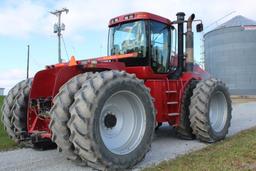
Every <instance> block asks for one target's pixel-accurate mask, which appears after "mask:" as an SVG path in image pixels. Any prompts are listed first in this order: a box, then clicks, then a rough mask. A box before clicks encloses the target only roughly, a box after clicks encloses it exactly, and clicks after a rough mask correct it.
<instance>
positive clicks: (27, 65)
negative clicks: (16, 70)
mask: <svg viewBox="0 0 256 171" xmlns="http://www.w3.org/2000/svg"><path fill="white" fill-rule="evenodd" d="M29 52H30V46H29V45H28V52H27V79H28V77H29Z"/></svg>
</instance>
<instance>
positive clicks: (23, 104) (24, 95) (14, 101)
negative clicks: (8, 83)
mask: <svg viewBox="0 0 256 171" xmlns="http://www.w3.org/2000/svg"><path fill="white" fill-rule="evenodd" d="M31 82H32V79H27V80H24V81H21V82H19V83H18V84H16V85H15V86H14V87H13V88H12V89H11V90H10V91H9V93H8V95H7V96H6V97H5V99H4V103H3V107H2V114H3V115H2V122H3V124H4V127H5V129H6V131H7V134H8V135H9V136H10V137H11V138H12V139H13V140H14V141H15V142H16V143H20V142H21V141H22V140H24V138H25V136H26V135H27V125H26V124H27V123H26V120H27V105H28V96H29V92H30V88H31Z"/></svg>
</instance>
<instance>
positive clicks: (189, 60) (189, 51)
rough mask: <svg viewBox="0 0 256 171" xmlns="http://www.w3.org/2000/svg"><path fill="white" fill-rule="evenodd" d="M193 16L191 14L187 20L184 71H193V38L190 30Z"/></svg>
mask: <svg viewBox="0 0 256 171" xmlns="http://www.w3.org/2000/svg"><path fill="white" fill-rule="evenodd" d="M194 18H195V14H192V15H191V16H190V17H189V18H188V21H187V33H186V55H187V56H186V71H187V72H193V68H194V42H193V41H194V38H193V32H192V22H193V20H194Z"/></svg>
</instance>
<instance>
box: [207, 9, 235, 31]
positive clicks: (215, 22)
mask: <svg viewBox="0 0 256 171" xmlns="http://www.w3.org/2000/svg"><path fill="white" fill-rule="evenodd" d="M235 12H236V11H232V12H230V13H228V14H226V15H224V16H223V17H221V18H219V19H217V20H215V21H214V22H212V23H211V24H209V25H208V26H206V27H205V29H207V28H209V27H211V26H212V25H214V24H218V22H219V21H221V20H223V19H224V18H226V17H228V16H230V15H231V14H233V13H235Z"/></svg>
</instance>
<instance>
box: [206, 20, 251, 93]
mask: <svg viewBox="0 0 256 171" xmlns="http://www.w3.org/2000/svg"><path fill="white" fill-rule="evenodd" d="M204 45H205V47H204V48H205V69H206V70H207V71H208V72H209V73H210V74H211V75H212V76H213V77H216V78H219V79H221V80H223V81H224V82H226V83H227V85H228V87H229V88H230V92H231V94H232V95H256V21H253V20H250V19H247V18H245V17H243V16H236V17H234V18H232V19H231V20H229V21H228V22H226V23H224V24H222V25H220V26H219V27H217V28H216V29H214V30H212V31H210V32H208V33H206V34H205V35H204Z"/></svg>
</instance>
